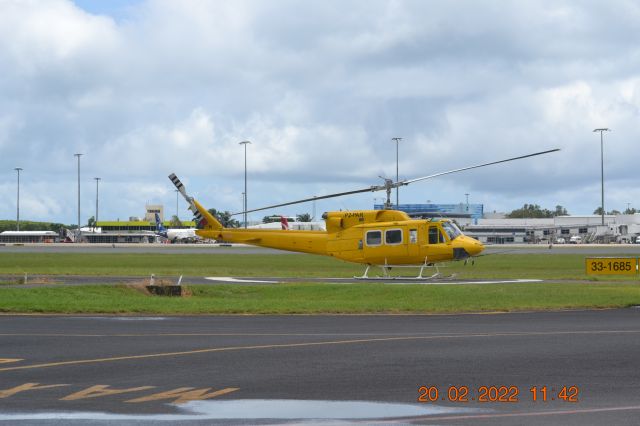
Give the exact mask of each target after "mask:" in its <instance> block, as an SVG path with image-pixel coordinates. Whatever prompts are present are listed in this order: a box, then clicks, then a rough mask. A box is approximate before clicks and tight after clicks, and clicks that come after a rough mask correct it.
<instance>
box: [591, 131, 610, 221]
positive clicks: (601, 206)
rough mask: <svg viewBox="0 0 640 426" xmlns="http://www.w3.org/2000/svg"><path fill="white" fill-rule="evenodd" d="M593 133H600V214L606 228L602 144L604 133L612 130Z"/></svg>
mask: <svg viewBox="0 0 640 426" xmlns="http://www.w3.org/2000/svg"><path fill="white" fill-rule="evenodd" d="M593 131H594V132H600V188H601V196H602V198H601V203H600V208H601V209H602V211H601V212H600V213H601V214H602V225H603V226H604V144H603V142H602V141H603V138H602V134H603V133H604V132H610V131H611V130H610V129H607V128H606V127H604V128H601V129H594V130H593Z"/></svg>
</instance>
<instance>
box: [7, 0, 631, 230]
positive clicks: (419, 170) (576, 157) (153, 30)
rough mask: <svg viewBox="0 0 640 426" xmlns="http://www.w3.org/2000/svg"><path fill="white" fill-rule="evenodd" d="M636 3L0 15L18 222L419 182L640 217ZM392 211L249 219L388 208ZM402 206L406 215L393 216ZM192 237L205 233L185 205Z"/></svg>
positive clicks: (456, 199) (450, 196) (85, 1)
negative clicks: (183, 195)
mask: <svg viewBox="0 0 640 426" xmlns="http://www.w3.org/2000/svg"><path fill="white" fill-rule="evenodd" d="M639 27H640V3H638V2H636V1H624V0H618V1H615V0H614V1H612V2H602V1H588V0H584V1H562V0H553V1H544V0H535V1H517V2H508V1H483V0H479V1H477V0H473V1H471V0H470V1H464V0H459V1H428V0H424V1H422V0H420V1H376V0H364V1H355V0H352V1H349V0H347V1H342V0H341V1H337V0H328V1H315V2H309V1H307V2H301V1H289V0H272V1H259V0H257V1H244V0H234V1H213V0H182V1H173V0H146V1H145V0H137V1H125V0H117V1H108V2H104V1H97V0H82V1H80V0H78V1H75V2H73V1H69V0H48V1H44V2H43V1H36V0H33V1H31V0H0V177H2V179H0V200H1V203H0V219H15V217H16V199H17V173H16V171H15V170H14V168H16V167H21V168H23V170H22V172H21V174H20V218H21V219H22V220H42V221H54V222H61V223H67V224H73V223H76V221H77V160H76V157H74V154H75V153H82V154H83V156H82V157H81V162H80V164H81V174H80V184H81V197H80V198H81V221H82V222H83V223H86V221H87V219H88V218H89V217H90V216H93V215H95V201H96V181H95V180H94V178H95V177H100V178H101V180H100V184H99V185H100V187H99V194H100V196H99V201H100V212H99V218H100V220H118V219H119V220H127V219H128V218H129V217H130V216H143V215H144V207H145V204H163V205H164V206H165V215H167V216H168V215H172V214H175V213H176V194H175V192H174V188H173V187H172V185H171V182H170V181H169V179H168V178H167V176H168V175H169V174H170V173H176V174H177V175H178V176H179V177H180V178H181V180H182V181H183V182H184V183H185V185H186V188H187V191H188V192H189V193H190V194H191V195H193V196H194V197H195V198H196V199H198V200H199V201H200V202H201V203H202V204H203V205H205V206H207V207H213V208H216V209H218V210H229V211H232V212H237V211H240V210H241V208H242V192H243V190H244V180H243V179H244V151H243V149H244V147H243V146H242V145H239V142H241V141H244V140H249V141H251V144H250V145H247V175H248V197H247V204H248V206H249V208H257V207H261V206H265V205H271V204H276V203H280V202H287V201H291V200H296V199H300V198H307V197H312V196H314V195H324V194H327V193H333V192H343V191H349V190H353V189H360V188H366V187H369V186H371V185H377V184H380V183H382V179H381V178H380V177H379V176H383V177H388V178H395V172H396V143H395V142H393V141H392V139H391V138H393V137H402V138H403V139H402V141H401V142H400V144H399V160H398V161H399V175H400V179H412V178H416V177H419V176H425V175H430V174H434V173H438V172H442V171H446V170H451V169H456V168H460V167H464V166H468V165H473V164H479V163H485V162H490V161H496V160H501V159H504V158H508V157H513V156H519V155H523V154H528V153H532V152H536V151H543V150H547V149H552V148H560V149H561V151H560V152H558V153H553V154H549V155H546V156H541V157H536V158H533V159H526V160H520V161H517V162H512V163H509V164H505V165H497V166H490V167H486V168H483V169H478V170H472V171H467V172H462V173H458V174H453V175H448V176H443V177H439V178H435V179H430V180H426V181H422V182H417V183H414V184H412V185H410V186H409V187H405V188H402V189H401V191H400V203H426V202H427V201H430V202H434V203H460V202H465V194H469V202H470V203H482V204H484V208H485V211H486V212H491V211H498V212H502V211H507V212H508V211H511V210H513V209H516V208H518V207H521V206H522V205H523V204H524V203H529V204H531V203H534V204H539V205H541V206H542V207H544V208H548V209H551V210H553V209H554V208H555V206H556V205H562V206H564V207H565V208H567V210H568V211H569V213H572V214H591V213H592V212H593V210H594V209H595V208H596V207H598V206H599V205H600V161H601V158H600V135H599V134H598V133H594V132H593V129H595V128H602V127H607V128H610V129H612V131H611V132H608V133H606V134H605V135H604V171H605V209H606V210H611V209H617V210H624V209H626V208H627V206H631V207H636V208H640V185H638V171H639V170H640V164H639V161H638V156H637V152H638V146H639V145H638V141H639V136H640V126H638V124H639V123H640V121H639V118H640V113H639V111H640V32H639V31H638V28H639ZM383 196H384V193H382V192H377V193H365V194H362V195H357V196H351V197H343V198H336V199H332V200H326V201H318V202H317V203H316V206H315V209H314V206H313V205H312V204H311V203H307V204H301V205H297V206H292V207H286V208H282V209H276V210H274V211H271V212H269V211H267V212H259V213H254V214H251V215H250V218H251V219H253V220H256V219H260V218H261V217H262V216H264V215H267V214H271V213H277V214H286V215H295V214H298V213H311V214H313V213H314V210H315V213H316V216H317V217H318V216H320V214H321V213H322V212H323V211H329V210H340V209H342V210H348V209H365V208H372V206H373V204H374V202H377V203H380V202H381V200H382V197H383ZM393 198H394V199H395V196H394V197H393ZM178 214H179V216H180V218H182V219H189V218H190V217H191V216H190V214H189V212H188V211H187V210H186V203H184V201H183V200H180V201H179V204H178Z"/></svg>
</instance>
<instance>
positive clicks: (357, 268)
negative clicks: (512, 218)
mask: <svg viewBox="0 0 640 426" xmlns="http://www.w3.org/2000/svg"><path fill="white" fill-rule="evenodd" d="M585 257H587V256H585V255H580V254H554V255H549V254H522V255H519V254H509V255H495V256H486V257H480V258H478V259H476V260H475V265H471V264H468V265H466V266H465V265H464V263H463V262H453V263H451V264H449V266H444V267H441V268H440V272H441V273H442V274H443V275H448V274H456V277H457V278H460V279H518V278H534V279H550V280H589V281H606V282H609V281H630V280H631V281H638V280H639V278H638V276H637V275H636V276H589V275H586V274H585ZM363 271H364V266H363V265H358V264H352V263H347V262H343V261H340V260H336V259H333V258H331V257H326V256H315V255H305V254H294V255H273V254H243V255H237V254H137V253H114V254H97V253H86V254H85V253H81V254H78V253H29V254H26V253H2V254H0V275H15V276H24V274H25V273H26V274H28V275H33V274H44V275H93V276H113V275H122V276H146V277H148V276H150V275H151V274H155V275H156V276H162V275H169V276H178V275H185V276H235V277H251V276H253V277H260V276H264V277H271V276H273V277H299V278H300V279H301V280H303V279H304V278H305V277H351V276H354V275H361V274H362V272H363ZM429 271H431V270H429ZM427 272H428V271H427ZM427 272H425V275H426V273H427ZM393 273H398V274H402V275H412V274H413V275H414V276H415V275H416V274H417V269H405V268H402V269H396V270H394V271H393ZM378 274H380V269H379V268H372V269H371V271H370V276H376V275H378Z"/></svg>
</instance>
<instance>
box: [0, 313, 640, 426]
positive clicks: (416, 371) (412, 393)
mask: <svg viewBox="0 0 640 426" xmlns="http://www.w3.org/2000/svg"><path fill="white" fill-rule="evenodd" d="M0 358H1V359H0V423H2V424H16V423H18V424H56V425H58V424H65V425H66V424H114V423H117V424H120V423H126V424H152V423H154V424H155V423H157V421H161V420H165V421H171V422H172V424H173V423H180V424H202V425H204V424H311V423H312V424H318V423H320V424H332V425H333V424H439V425H462V424H463V425H466V424H473V425H478V424H480V425H494V424H498V425H507V424H509V425H511V424H536V425H539V424H565V425H583V424H594V425H595V424H598V425H602V424H616V425H627V424H628V425H632V424H634V425H635V424H637V423H638V416H639V415H640V369H639V368H638V366H639V365H640V364H639V363H640V361H639V360H640V309H625V310H602V311H567V312H538V313H511V314H469V315H354V316H348V315H343V316H194V317H148V316H144V317H118V316H29V315H25V316H19V315H5V316H0ZM423 386H424V388H423V389H422V390H421V387H423ZM502 387H504V388H502ZM532 387H533V388H535V389H534V390H535V392H536V401H535V402H534V400H533V399H534V394H533V392H532V390H531V389H532ZM436 391H437V396H436ZM420 395H423V398H424V399H427V401H426V402H418V401H417V400H418V398H419V396H420ZM463 395H464V397H463ZM543 395H544V396H546V400H544V399H545V398H544V397H543ZM429 399H433V401H430V400H429ZM483 399H487V402H484V401H482V400H483ZM500 399H503V400H504V402H502V401H500ZM508 399H511V400H512V401H511V402H508ZM572 400H573V401H572ZM491 401H494V402H491Z"/></svg>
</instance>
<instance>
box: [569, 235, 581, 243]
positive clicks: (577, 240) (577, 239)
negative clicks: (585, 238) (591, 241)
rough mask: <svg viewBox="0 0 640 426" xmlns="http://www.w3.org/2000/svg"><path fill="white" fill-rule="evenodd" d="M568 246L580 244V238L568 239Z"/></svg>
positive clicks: (578, 236)
mask: <svg viewBox="0 0 640 426" xmlns="http://www.w3.org/2000/svg"><path fill="white" fill-rule="evenodd" d="M569 244H582V237H581V236H580V235H574V236H573V237H571V238H570V239H569Z"/></svg>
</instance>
